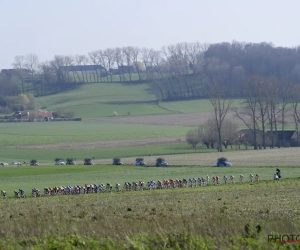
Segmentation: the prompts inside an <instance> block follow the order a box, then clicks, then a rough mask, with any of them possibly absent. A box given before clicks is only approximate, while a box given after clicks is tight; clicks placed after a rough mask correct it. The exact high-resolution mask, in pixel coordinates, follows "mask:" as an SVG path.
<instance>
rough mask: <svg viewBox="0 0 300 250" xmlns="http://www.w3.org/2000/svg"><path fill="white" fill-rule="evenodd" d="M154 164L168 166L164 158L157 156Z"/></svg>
mask: <svg viewBox="0 0 300 250" xmlns="http://www.w3.org/2000/svg"><path fill="white" fill-rule="evenodd" d="M156 166H157V167H166V166H168V163H167V162H166V161H165V159H164V158H157V159H156Z"/></svg>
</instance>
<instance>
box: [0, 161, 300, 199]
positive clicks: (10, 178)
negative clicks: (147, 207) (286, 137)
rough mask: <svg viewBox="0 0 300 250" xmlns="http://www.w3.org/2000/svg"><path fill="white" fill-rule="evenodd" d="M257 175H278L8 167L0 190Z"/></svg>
mask: <svg viewBox="0 0 300 250" xmlns="http://www.w3.org/2000/svg"><path fill="white" fill-rule="evenodd" d="M281 170H282V175H283V176H284V178H295V177H300V173H299V171H298V168H297V167H283V168H282V169H281ZM250 173H252V174H256V173H258V174H259V175H260V177H261V180H270V179H272V178H273V174H274V173H275V168H274V167H240V166H239V167H228V168H217V167H213V166H206V167H198V166H177V167H164V168H157V167H136V166H134V165H131V166H130V165H123V166H113V165H101V166H98V165H94V166H84V165H81V166H80V165H76V166H39V167H29V166H22V167H5V168H0V183H1V185H0V189H4V190H6V191H7V192H8V193H9V195H12V194H13V193H12V192H13V190H15V189H18V188H23V189H24V190H26V191H27V193H29V192H30V190H31V189H32V188H34V187H36V188H39V189H43V188H44V186H62V185H64V186H68V185H71V186H74V185H84V184H85V183H91V184H92V183H93V184H94V183H97V184H100V183H105V184H106V183H111V184H113V185H114V184H115V183H117V182H118V183H121V184H123V183H125V181H129V182H133V181H139V180H144V181H145V182H147V181H150V180H152V179H153V180H155V181H157V180H159V179H160V180H163V179H182V178H186V179H188V178H193V177H195V178H198V177H205V176H206V175H209V176H211V177H212V176H215V175H219V176H221V177H223V176H224V175H227V176H228V177H229V176H230V175H234V176H235V177H236V181H237V182H238V177H239V175H240V174H243V175H244V176H245V181H246V182H248V181H249V179H248V176H249V174H250Z"/></svg>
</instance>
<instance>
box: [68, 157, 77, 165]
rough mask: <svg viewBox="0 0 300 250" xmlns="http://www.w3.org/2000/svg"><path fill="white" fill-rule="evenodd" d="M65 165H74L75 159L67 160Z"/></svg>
mask: <svg viewBox="0 0 300 250" xmlns="http://www.w3.org/2000/svg"><path fill="white" fill-rule="evenodd" d="M66 165H76V162H75V159H73V158H67V161H66Z"/></svg>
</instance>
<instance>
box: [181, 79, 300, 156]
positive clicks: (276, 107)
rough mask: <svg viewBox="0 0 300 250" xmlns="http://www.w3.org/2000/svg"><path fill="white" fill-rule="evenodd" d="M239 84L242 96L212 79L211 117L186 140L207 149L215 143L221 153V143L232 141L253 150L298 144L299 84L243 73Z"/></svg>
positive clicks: (292, 81)
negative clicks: (240, 130)
mask: <svg viewBox="0 0 300 250" xmlns="http://www.w3.org/2000/svg"><path fill="white" fill-rule="evenodd" d="M240 85H241V87H242V89H241V90H240V91H239V92H240V94H241V96H242V97H243V98H241V99H237V98H236V97H237V95H236V92H235V91H233V90H231V89H230V88H227V87H226V86H224V84H223V82H222V78H218V75H215V76H214V77H213V78H212V79H211V81H210V82H209V84H208V89H209V100H210V102H211V105H212V107H213V112H212V118H211V119H210V120H208V121H206V123H204V124H203V125H200V127H199V128H197V129H192V130H190V131H189V132H188V133H187V135H186V141H187V143H188V144H190V145H191V146H192V147H193V148H194V149H196V146H197V144H199V143H203V144H205V145H206V146H207V147H208V148H214V147H215V146H216V148H217V149H218V151H220V152H222V148H223V146H224V147H225V148H227V146H228V145H232V144H235V143H238V144H240V143H245V144H246V145H248V144H249V145H253V148H254V149H266V148H267V147H270V148H274V147H287V146H290V145H291V143H293V145H294V146H299V126H300V85H299V83H297V82H295V81H294V80H293V79H290V80H287V79H286V80H284V79H283V80H280V78H278V77H275V76H246V77H244V78H243V79H242V81H241V83H240ZM234 102H239V103H236V104H235V105H233V104H234ZM229 113H231V115H233V117H235V118H236V119H239V120H240V121H242V123H243V125H244V126H245V127H246V128H247V129H246V130H245V131H244V132H243V133H241V134H240V136H243V138H242V137H240V138H238V131H237V128H238V126H237V124H235V123H234V122H233V121H232V118H231V120H230V119H229V118H228V114H229ZM287 127H288V128H289V129H286V128H287ZM291 128H292V129H291Z"/></svg>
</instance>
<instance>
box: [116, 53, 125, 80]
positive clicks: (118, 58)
mask: <svg viewBox="0 0 300 250" xmlns="http://www.w3.org/2000/svg"><path fill="white" fill-rule="evenodd" d="M114 51H115V53H114V55H115V57H114V58H115V61H116V64H117V67H118V71H119V77H120V81H125V76H124V71H122V70H121V68H122V66H123V65H124V57H123V53H122V49H121V48H115V50H114Z"/></svg>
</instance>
